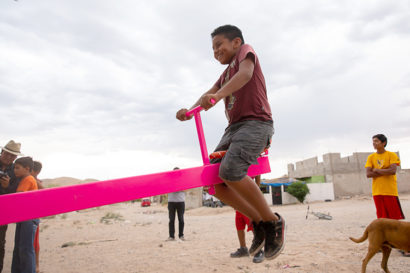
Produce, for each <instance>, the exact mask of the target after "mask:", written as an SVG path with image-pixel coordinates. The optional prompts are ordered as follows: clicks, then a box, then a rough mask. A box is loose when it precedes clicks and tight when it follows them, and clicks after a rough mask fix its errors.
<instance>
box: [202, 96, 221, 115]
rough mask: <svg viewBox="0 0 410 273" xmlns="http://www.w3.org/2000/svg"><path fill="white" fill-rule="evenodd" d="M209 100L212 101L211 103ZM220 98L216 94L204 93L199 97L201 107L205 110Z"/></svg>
mask: <svg viewBox="0 0 410 273" xmlns="http://www.w3.org/2000/svg"><path fill="white" fill-rule="evenodd" d="M211 100H213V101H214V102H213V103H212V102H211ZM219 100H220V98H219V96H218V95H217V94H206V95H203V96H202V97H201V104H200V105H201V107H202V108H204V109H205V111H206V110H208V109H209V108H211V107H213V106H214V105H215V104H216V103H217V102H218V101H219Z"/></svg>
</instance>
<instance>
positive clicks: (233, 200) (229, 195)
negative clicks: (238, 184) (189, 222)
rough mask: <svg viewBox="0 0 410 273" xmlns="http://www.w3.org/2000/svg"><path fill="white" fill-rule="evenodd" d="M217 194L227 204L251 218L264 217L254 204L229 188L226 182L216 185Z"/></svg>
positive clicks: (257, 219)
mask: <svg viewBox="0 0 410 273" xmlns="http://www.w3.org/2000/svg"><path fill="white" fill-rule="evenodd" d="M215 196H216V197H217V198H218V199H219V200H221V201H222V202H224V203H225V204H227V205H229V206H231V207H232V208H234V209H235V210H237V211H240V212H241V213H243V214H244V215H246V216H247V217H248V218H250V219H252V220H253V219H255V220H254V221H261V220H262V217H261V216H260V214H259V213H258V211H256V210H255V209H254V208H253V207H252V206H250V205H249V203H248V202H246V200H245V199H243V198H242V197H241V196H240V195H239V194H238V193H237V192H236V191H234V190H233V189H231V188H229V187H228V186H226V185H224V184H217V185H215Z"/></svg>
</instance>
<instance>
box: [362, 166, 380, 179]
mask: <svg viewBox="0 0 410 273" xmlns="http://www.w3.org/2000/svg"><path fill="white" fill-rule="evenodd" d="M366 176H367V178H371V177H379V176H381V175H380V174H378V173H375V172H374V171H373V168H371V167H367V168H366Z"/></svg>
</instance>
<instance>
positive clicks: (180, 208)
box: [176, 202, 185, 238]
mask: <svg viewBox="0 0 410 273" xmlns="http://www.w3.org/2000/svg"><path fill="white" fill-rule="evenodd" d="M176 204H177V213H178V237H179V238H183V237H184V225H185V223H184V212H185V202H178V203H176Z"/></svg>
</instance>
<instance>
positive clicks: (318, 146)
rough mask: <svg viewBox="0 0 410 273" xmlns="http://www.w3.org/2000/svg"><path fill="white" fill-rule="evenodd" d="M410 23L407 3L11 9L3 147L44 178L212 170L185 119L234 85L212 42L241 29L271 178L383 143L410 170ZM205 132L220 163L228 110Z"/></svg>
mask: <svg viewBox="0 0 410 273" xmlns="http://www.w3.org/2000/svg"><path fill="white" fill-rule="evenodd" d="M409 13H410V8H409V5H408V2H407V1H404V0H403V1H387V0H385V1H371V0H368V1H359V2H357V1H342V2H327V1H320V0H317V1H309V2H306V1H301V0H300V1H291V2H289V1H282V0H276V1H259V2H258V3H256V2H255V3H253V2H252V3H249V2H246V1H224V2H220V1H214V0H212V1H207V2H201V3H192V2H190V1H173V2H167V1H150V2H144V3H136V2H134V1H125V0H123V1H117V2H116V3H115V5H113V3H112V2H109V1H86V2H84V1H83V2H77V1H76V2H73V1H70V2H67V1H57V2H56V1H40V2H36V3H34V2H30V1H18V2H16V1H11V0H10V1H1V2H0V59H1V60H2V61H1V62H0V98H1V99H0V121H1V124H2V130H1V133H0V141H1V142H4V143H5V142H7V141H8V140H9V139H15V140H17V141H21V142H22V144H23V147H22V149H23V151H24V153H26V154H28V155H32V156H34V157H35V158H37V159H39V160H41V161H43V163H44V169H43V174H42V175H43V177H54V176H62V175H67V176H73V177H78V178H88V177H92V178H98V179H106V178H115V177H122V176H131V175H137V174H142V173H149V172H157V171H165V170H169V169H171V168H173V167H174V166H175V165H179V166H181V167H188V166H196V165H200V164H201V157H200V152H199V147H198V144H197V142H198V141H197V137H196V131H195V128H194V122H193V121H190V122H186V123H181V122H178V121H177V120H176V119H175V112H176V111H177V110H178V109H179V108H181V107H189V106H191V105H192V104H193V103H194V102H195V100H196V99H197V98H198V97H199V95H200V94H201V93H202V92H204V91H206V90H207V89H208V88H210V87H211V86H212V84H213V83H214V82H215V81H216V79H217V78H218V76H219V74H220V73H221V72H222V71H223V69H224V67H222V66H221V65H219V64H218V63H217V62H216V61H214V60H213V54H212V50H211V39H210V33H211V32H212V30H213V29H214V28H215V27H217V26H219V25H222V24H226V23H231V24H236V25H238V26H239V27H240V28H241V29H242V30H243V33H244V37H245V41H246V42H248V43H250V44H251V45H252V46H253V47H254V48H255V50H256V52H257V54H258V56H259V59H260V61H261V65H262V68H263V71H264V74H265V78H266V82H267V87H268V92H269V99H270V102H271V106H272V110H273V114H274V119H275V127H276V134H275V136H274V142H273V146H272V152H271V155H270V159H271V164H272V169H273V172H272V174H271V176H278V175H282V174H284V173H286V172H287V168H286V165H287V163H290V162H294V161H296V160H302V159H304V158H309V157H314V156H321V154H323V153H327V152H329V151H330V152H341V153H342V154H349V153H352V152H355V151H371V150H372V147H371V142H370V138H371V136H372V135H373V134H376V133H379V132H384V133H386V135H387V136H388V137H389V140H390V144H389V146H390V147H391V149H393V148H394V150H400V152H401V156H402V163H403V166H404V167H410V164H409V163H408V162H410V154H408V152H407V150H408V149H407V147H408V146H409V144H410V140H409V139H408V137H407V136H408V135H409V131H410V130H409V126H408V124H410V123H409V121H410V120H409V116H410V115H409V114H410V108H409V102H410V97H409V96H410V95H408V94H410V92H409V91H410V90H409V89H410V81H409V75H410V67H409V65H408V64H409V63H410V54H408V48H410V35H409V33H410V32H409V30H410V23H409V22H408V20H407V18H408V17H409ZM203 122H204V127H205V135H206V137H207V141H208V142H207V143H208V150H209V151H211V150H212V149H213V147H215V146H216V144H217V142H218V141H219V138H220V137H221V135H222V133H223V130H224V128H225V126H226V121H225V118H224V114H223V107H222V105H221V104H219V105H217V107H216V108H215V109H212V110H210V111H208V112H206V113H204V114H203ZM0 144H1V143H0ZM141 158H144V160H141ZM136 166H140V168H137V167H136Z"/></svg>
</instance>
